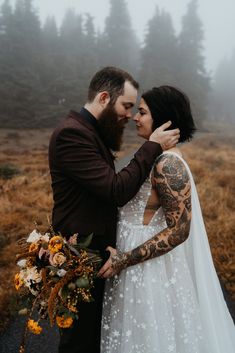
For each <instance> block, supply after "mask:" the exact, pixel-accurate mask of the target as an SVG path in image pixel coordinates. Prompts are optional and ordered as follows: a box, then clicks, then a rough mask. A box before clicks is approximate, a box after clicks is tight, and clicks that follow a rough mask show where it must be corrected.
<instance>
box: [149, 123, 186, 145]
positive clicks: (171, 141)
mask: <svg viewBox="0 0 235 353" xmlns="http://www.w3.org/2000/svg"><path fill="white" fill-rule="evenodd" d="M170 126H171V121H168V122H167V123H165V124H163V125H161V126H160V127H159V128H157V129H156V130H154V132H153V133H152V134H151V135H150V137H149V141H153V142H157V143H159V144H160V145H161V147H162V149H163V150H168V149H169V148H172V147H175V145H176V144H177V143H178V141H179V138H180V130H179V129H174V130H167V131H165V130H166V129H167V128H169V127H170Z"/></svg>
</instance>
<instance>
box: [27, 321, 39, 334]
mask: <svg viewBox="0 0 235 353" xmlns="http://www.w3.org/2000/svg"><path fill="white" fill-rule="evenodd" d="M27 326H28V329H29V330H30V331H31V332H32V333H34V334H35V335H40V333H41V332H42V328H41V326H39V325H38V322H36V321H34V320H29V321H28V324H27Z"/></svg>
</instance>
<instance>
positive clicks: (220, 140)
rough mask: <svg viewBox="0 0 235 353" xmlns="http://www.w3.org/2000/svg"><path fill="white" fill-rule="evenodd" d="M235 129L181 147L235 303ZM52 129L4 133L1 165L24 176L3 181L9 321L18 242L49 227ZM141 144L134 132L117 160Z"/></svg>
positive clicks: (2, 293)
mask: <svg viewBox="0 0 235 353" xmlns="http://www.w3.org/2000/svg"><path fill="white" fill-rule="evenodd" d="M233 133H234V129H233V131H232V132H231V128H230V129H229V130H228V131H227V132H226V133H223V134H221V132H220V131H218V132H215V133H213V134H212V133H210V134H209V133H206V134H203V135H199V136H197V137H196V138H195V139H194V140H193V142H191V143H190V144H187V145H185V146H183V147H182V150H183V153H184V157H185V159H186V160H187V161H188V163H189V165H190V167H191V170H192V172H193V175H194V177H195V181H196V184H197V189H198V192H199V197H200V201H201V206H202V210H203V215H204V219H205V223H206V228H207V232H208V237H209V241H210V246H211V251H212V255H213V259H214V263H215V267H216V270H217V273H218V275H219V277H220V278H221V280H222V281H223V283H224V284H225V287H226V288H227V289H228V291H229V292H230V293H231V295H232V296H233V298H235V262H234V254H235V239H234V238H235V237H234V233H235V217H234V210H235V201H234V200H235V141H234V139H233V138H232V136H234V135H233ZM49 135H50V130H37V131H36V130H35V131H33V130H24V131H20V130H0V141H1V142H0V165H1V164H5V163H11V164H13V165H15V166H17V167H19V168H20V169H21V171H22V174H21V175H19V176H16V177H14V178H12V179H10V180H1V179H0V224H1V228H0V252H1V253H0V283H1V286H0V312H1V319H2V323H0V326H2V328H3V326H5V325H6V322H7V318H8V317H9V316H8V310H7V308H8V309H9V307H10V302H11V298H13V297H14V294H15V290H14V286H13V275H14V273H15V272H16V265H15V254H16V253H17V246H16V242H17V240H18V239H20V238H21V237H24V236H26V235H27V234H29V232H30V231H31V230H32V229H33V228H34V222H37V223H38V224H39V225H40V224H43V225H44V226H47V225H48V223H47V219H48V218H50V213H51V207H52V194H51V187H50V176H49V172H48V162H47V145H48V140H49ZM140 143H141V140H140V139H136V136H135V131H134V132H133V131H131V130H129V131H127V133H126V137H125V143H124V145H123V149H122V151H121V152H120V153H119V157H122V156H124V155H125V154H127V153H130V151H133V150H134V149H137V147H138V146H139V144H140Z"/></svg>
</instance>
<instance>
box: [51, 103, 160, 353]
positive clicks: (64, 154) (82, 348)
mask: <svg viewBox="0 0 235 353" xmlns="http://www.w3.org/2000/svg"><path fill="white" fill-rule="evenodd" d="M161 152H162V151H161V148H160V146H159V145H158V144H157V143H154V142H149V141H147V142H145V143H144V144H143V146H142V147H141V148H140V149H139V150H138V151H137V152H136V154H135V156H134V158H133V159H132V160H131V162H130V163H129V165H128V166H127V167H125V168H124V169H122V170H121V171H120V172H119V173H117V174H116V173H115V168H114V161H113V159H114V158H113V155H112V153H111V152H110V150H109V149H108V148H107V147H106V146H105V144H104V143H103V141H102V139H101V137H100V136H99V132H98V128H97V121H96V119H95V118H94V117H93V116H92V115H91V114H90V113H89V112H88V111H87V110H85V109H84V108H83V109H82V110H81V112H80V113H76V112H74V111H71V112H70V114H69V115H68V117H67V118H66V119H65V120H64V121H62V122H61V123H60V125H59V126H58V127H57V128H56V129H55V131H54V132H53V134H52V136H51V140H50V146H49V165H50V173H51V179H52V189H53V198H54V208H53V215H52V225H53V227H54V229H55V230H56V231H60V232H61V234H62V235H64V236H65V237H69V236H71V235H73V234H75V233H78V234H79V235H80V237H82V236H86V235H88V234H90V233H93V240H92V244H91V247H92V248H94V249H97V250H100V252H101V254H102V255H103V254H105V249H106V247H107V246H108V245H111V246H114V247H115V240H116V224H117V207H119V206H123V205H124V204H126V203H127V202H128V201H129V200H130V199H132V198H133V196H134V195H135V194H136V193H137V191H138V190H139V188H140V186H141V185H142V183H143V182H144V180H145V179H146V177H147V176H148V175H149V173H150V170H151V167H152V165H153V163H154V160H155V159H156V157H157V156H158V155H159V154H160V153H161ZM103 290H104V280H102V279H97V280H96V283H95V288H94V290H93V297H94V299H95V300H94V302H92V303H81V304H79V307H78V310H79V321H78V322H77V323H76V324H75V325H74V327H73V328H72V329H64V330H61V339H60V344H59V353H99V352H100V348H99V346H100V325H101V314H102V299H103Z"/></svg>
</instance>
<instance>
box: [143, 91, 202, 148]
mask: <svg viewBox="0 0 235 353" xmlns="http://www.w3.org/2000/svg"><path fill="white" fill-rule="evenodd" d="M142 98H143V99H144V101H145V103H146V104H147V106H148V108H149V110H150V112H151V115H152V119H153V126H152V129H153V130H155V129H157V128H158V127H159V126H161V125H162V124H164V123H166V122H167V121H169V120H171V122H172V124H171V126H170V127H169V128H168V130H170V129H176V128H178V129H179V130H180V139H179V142H184V141H187V140H191V138H192V136H193V134H194V132H195V131H196V126H195V123H194V121H193V116H192V112H191V107H190V101H189V98H188V97H187V95H186V94H185V93H184V92H182V91H180V90H179V89H177V88H175V87H172V86H160V87H153V88H152V89H151V90H149V91H147V92H145V93H143V94H142Z"/></svg>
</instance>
